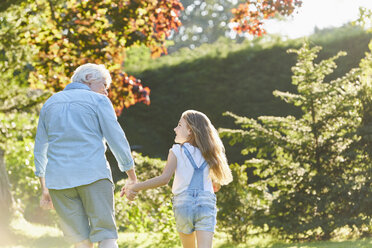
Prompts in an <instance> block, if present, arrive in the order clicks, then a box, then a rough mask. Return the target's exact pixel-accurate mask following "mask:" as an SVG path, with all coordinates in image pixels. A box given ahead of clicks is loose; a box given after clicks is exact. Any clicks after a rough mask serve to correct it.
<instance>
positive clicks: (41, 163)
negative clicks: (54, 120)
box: [34, 109, 48, 177]
mask: <svg viewBox="0 0 372 248" xmlns="http://www.w3.org/2000/svg"><path fill="white" fill-rule="evenodd" d="M47 150H48V135H47V133H46V129H45V124H44V111H43V109H42V110H41V111H40V116H39V123H38V126H37V131H36V137H35V147H34V162H35V169H36V170H35V175H36V176H38V177H45V168H46V165H47V162H48V158H47Z"/></svg>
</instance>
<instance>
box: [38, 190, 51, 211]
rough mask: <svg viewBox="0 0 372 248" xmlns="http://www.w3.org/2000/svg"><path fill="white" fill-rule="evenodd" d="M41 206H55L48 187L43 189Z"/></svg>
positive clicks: (46, 207) (47, 207) (43, 207)
mask: <svg viewBox="0 0 372 248" xmlns="http://www.w3.org/2000/svg"><path fill="white" fill-rule="evenodd" d="M40 207H41V208H42V209H45V210H47V209H53V208H54V206H53V202H52V198H51V197H50V194H49V190H48V189H47V188H45V189H43V193H42V195H41V199H40Z"/></svg>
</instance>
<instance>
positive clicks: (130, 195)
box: [120, 181, 138, 201]
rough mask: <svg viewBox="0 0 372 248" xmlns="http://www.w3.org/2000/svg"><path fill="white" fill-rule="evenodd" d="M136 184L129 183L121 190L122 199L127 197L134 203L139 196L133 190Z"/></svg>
mask: <svg viewBox="0 0 372 248" xmlns="http://www.w3.org/2000/svg"><path fill="white" fill-rule="evenodd" d="M135 184H136V182H133V181H128V182H127V183H126V184H125V186H124V187H123V188H121V191H120V197H123V196H124V195H125V196H126V197H127V199H128V200H130V201H133V200H134V198H135V197H136V195H137V194H138V191H135V190H134V189H133V186H134V185H135Z"/></svg>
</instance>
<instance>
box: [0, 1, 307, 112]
mask: <svg viewBox="0 0 372 248" xmlns="http://www.w3.org/2000/svg"><path fill="white" fill-rule="evenodd" d="M195 3H196V1H195ZM12 4H13V5H19V6H20V7H21V8H23V9H24V15H26V17H27V18H26V19H24V20H25V21H24V23H23V24H22V26H21V28H22V31H20V33H19V35H21V37H23V41H22V44H23V45H24V46H29V45H30V44H31V45H33V49H35V50H37V51H38V54H37V55H36V57H35V58H34V59H33V60H32V63H31V64H32V66H33V69H34V71H33V72H32V73H31V75H30V77H29V83H30V84H31V86H32V87H38V88H43V89H49V90H52V91H58V90H60V89H62V88H63V87H64V86H65V85H66V84H67V83H68V82H69V76H71V74H72V72H73V70H74V69H75V68H76V67H77V66H78V65H81V64H83V63H86V62H95V63H103V64H105V65H107V66H108V67H109V69H110V71H111V72H112V76H113V84H112V89H111V91H110V94H109V97H110V99H111V100H112V101H113V104H114V106H115V109H116V111H117V114H118V115H119V114H120V113H121V111H122V109H123V108H124V107H129V106H130V105H133V104H134V103H136V102H144V103H146V104H149V103H150V99H149V93H150V89H149V88H147V87H143V86H142V83H141V81H140V80H136V79H135V78H134V77H130V76H128V75H127V74H126V73H125V72H124V71H123V62H124V60H125V49H126V48H128V47H131V46H134V45H140V44H144V45H146V46H147V47H149V48H150V49H151V51H152V54H153V56H155V57H156V56H160V55H161V54H166V53H167V50H166V48H165V40H166V37H168V36H169V35H170V34H171V31H172V30H174V31H177V30H178V28H179V27H180V25H181V22H180V20H179V16H180V12H181V10H183V6H182V4H181V3H180V1H178V0H159V1H152V0H146V1H138V0H132V1H127V2H123V1H121V0H69V1H61V0H37V1H26V0H22V1H15V2H13V3H11V2H9V1H5V2H3V3H1V4H0V9H6V10H11V7H9V6H11V5H12ZM299 6H301V1H298V0H285V1H284V0H276V1H275V0H257V1H244V2H243V3H242V4H240V5H239V6H238V7H237V8H235V9H232V12H233V16H234V17H233V19H232V20H231V22H234V23H235V24H236V26H235V27H234V29H235V30H236V31H237V32H248V33H250V34H252V35H258V36H260V35H262V34H263V33H264V30H263V28H262V24H263V22H262V21H263V20H265V19H268V18H272V17H274V16H275V14H276V13H278V14H281V15H289V14H291V13H292V12H293V11H294V10H295V8H297V7H299ZM36 23H38V25H35V24H36Z"/></svg>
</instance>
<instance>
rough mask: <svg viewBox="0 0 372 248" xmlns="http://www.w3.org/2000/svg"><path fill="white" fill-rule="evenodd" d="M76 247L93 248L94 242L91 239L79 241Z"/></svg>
mask: <svg viewBox="0 0 372 248" xmlns="http://www.w3.org/2000/svg"><path fill="white" fill-rule="evenodd" d="M74 245H75V248H93V243H92V242H90V240H89V239H86V240H83V241H81V242H79V243H75V244H74Z"/></svg>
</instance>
